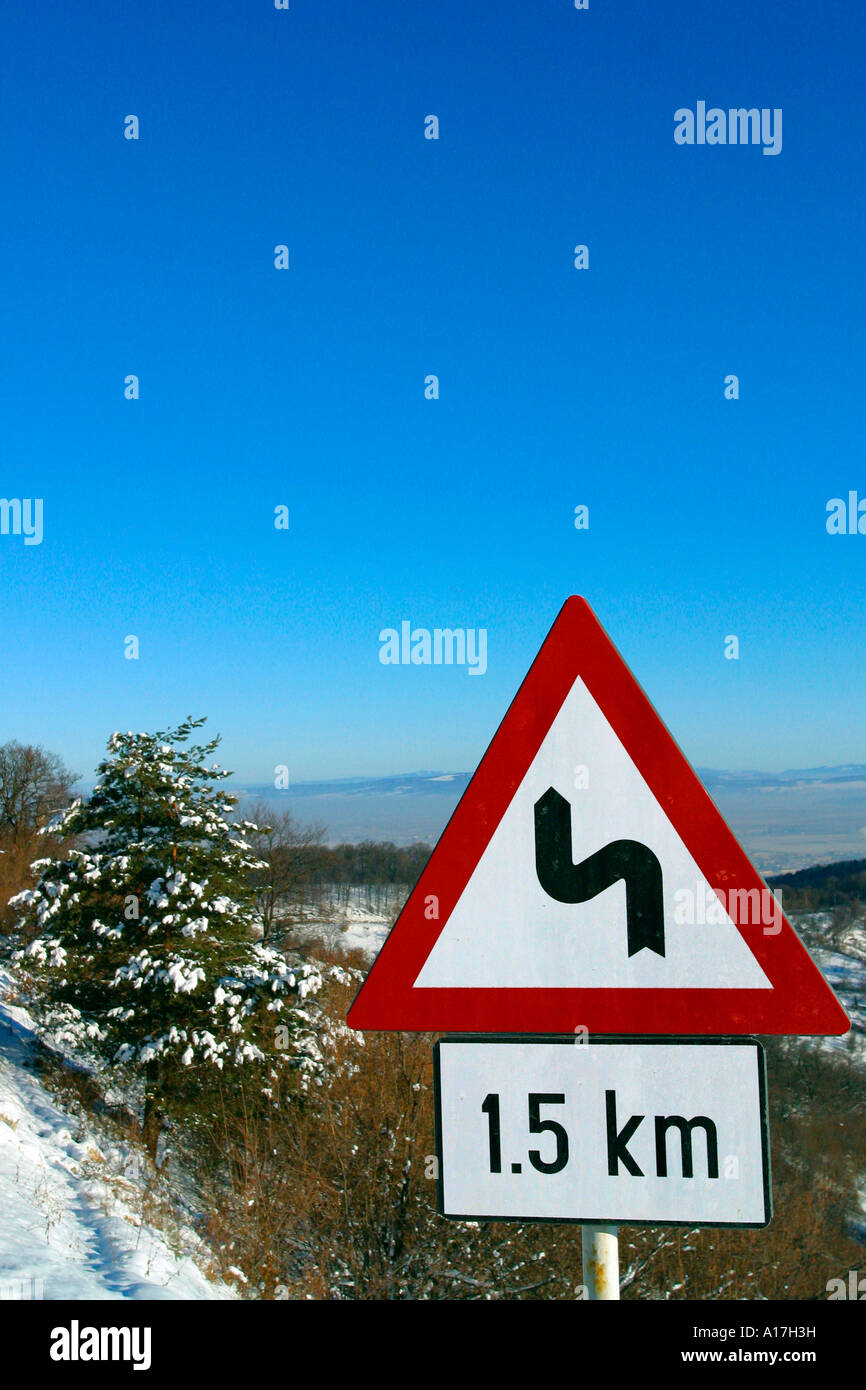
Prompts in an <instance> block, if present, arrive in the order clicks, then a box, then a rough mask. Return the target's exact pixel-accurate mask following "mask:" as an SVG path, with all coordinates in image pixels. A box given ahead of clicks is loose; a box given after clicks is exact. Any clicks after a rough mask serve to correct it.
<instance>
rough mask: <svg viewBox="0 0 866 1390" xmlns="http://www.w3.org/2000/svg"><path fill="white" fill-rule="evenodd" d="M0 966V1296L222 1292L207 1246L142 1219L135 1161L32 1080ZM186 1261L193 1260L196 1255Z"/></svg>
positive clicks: (141, 1166) (20, 1018)
mask: <svg viewBox="0 0 866 1390" xmlns="http://www.w3.org/2000/svg"><path fill="white" fill-rule="evenodd" d="M10 984H11V982H10V979H9V977H8V976H7V975H5V974H0V1211H2V1226H3V1236H2V1240H0V1298H5V1299H10V1298H22V1297H23V1298H46V1299H76V1300H78V1299H120V1298H128V1299H220V1298H222V1299H225V1298H234V1297H236V1295H235V1293H234V1292H233V1291H232V1290H231V1289H229V1288H228V1287H226V1286H225V1285H224V1284H222V1283H220V1282H219V1281H213V1280H211V1279H208V1278H207V1277H206V1276H205V1274H204V1273H202V1270H201V1268H200V1267H199V1264H201V1265H206V1263H207V1252H206V1250H205V1248H204V1247H203V1246H202V1244H201V1242H200V1241H199V1240H198V1238H197V1237H196V1236H195V1234H194V1233H193V1232H192V1231H191V1230H189V1229H188V1228H186V1229H185V1228H183V1227H182V1226H180V1227H178V1229H176V1230H175V1231H174V1232H173V1234H172V1238H171V1243H169V1240H168V1239H167V1237H166V1235H164V1234H162V1233H160V1232H159V1231H158V1230H156V1229H154V1227H153V1226H152V1225H149V1224H148V1222H147V1221H146V1220H143V1219H142V1204H143V1201H144V1194H145V1191H146V1189H147V1173H146V1167H145V1161H144V1160H143V1159H142V1158H141V1157H140V1156H139V1155H138V1154H136V1153H135V1151H134V1150H133V1149H132V1148H131V1147H128V1146H126V1145H124V1144H121V1143H118V1142H117V1141H113V1140H112V1141H109V1140H108V1139H107V1138H106V1136H104V1135H102V1134H98V1133H97V1131H96V1122H95V1121H89V1120H88V1121H86V1122H85V1121H83V1120H82V1119H81V1118H80V1117H79V1116H74V1117H73V1116H71V1115H69V1114H67V1113H65V1112H64V1110H63V1109H62V1108H61V1107H60V1106H59V1105H58V1103H57V1101H56V1100H55V1099H54V1098H53V1097H52V1096H51V1095H50V1094H49V1092H48V1091H47V1090H46V1089H45V1087H44V1086H43V1085H42V1083H41V1082H40V1080H39V1078H38V1076H37V1074H36V1072H35V1070H34V1065H35V1061H36V1058H37V1056H38V1052H39V1043H38V1042H37V1040H36V1037H35V1035H34V1031H33V1027H32V1024H31V1021H30V1018H29V1016H28V1015H27V1013H26V1011H25V1010H24V1009H22V1008H19V1007H17V1006H16V1005H14V1004H12V1003H10V1002H9V991H10ZM196 1260H198V1261H199V1263H196Z"/></svg>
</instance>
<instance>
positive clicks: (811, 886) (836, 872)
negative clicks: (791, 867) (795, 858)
mask: <svg viewBox="0 0 866 1390" xmlns="http://www.w3.org/2000/svg"><path fill="white" fill-rule="evenodd" d="M767 882H768V884H769V885H770V887H771V888H781V890H782V901H783V903H784V908H785V911H786V912H830V911H831V910H832V909H833V908H838V907H848V908H851V909H855V910H856V909H857V908H859V906H860V905H861V904H863V903H866V859H846V860H843V861H842V862H840V863H838V864H817V865H814V866H813V867H812V868H809V869H797V870H796V871H795V872H794V873H789V874H775V875H774V876H773V877H772V878H768V879H767Z"/></svg>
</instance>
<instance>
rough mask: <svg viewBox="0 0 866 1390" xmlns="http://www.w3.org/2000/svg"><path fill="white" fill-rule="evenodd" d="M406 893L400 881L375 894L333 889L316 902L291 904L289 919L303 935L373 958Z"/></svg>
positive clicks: (404, 899)
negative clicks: (360, 952)
mask: <svg viewBox="0 0 866 1390" xmlns="http://www.w3.org/2000/svg"><path fill="white" fill-rule="evenodd" d="M408 896H409V890H408V888H406V887H404V886H403V885H401V884H395V885H393V886H391V885H387V886H386V887H384V888H377V890H376V891H375V893H373V892H371V890H370V889H369V888H357V887H355V888H349V889H348V892H347V890H346V889H345V888H343V889H342V890H337V889H334V890H333V891H332V892H327V891H326V892H325V893H323V894H322V895H320V897H319V899H318V901H311V902H309V903H304V904H300V905H299V904H297V903H294V904H293V905H292V907H291V921H292V923H293V924H294V925H295V927H296V928H297V930H299V931H302V932H303V934H304V936H310V937H314V938H317V939H319V940H321V941H324V942H325V943H326V945H328V946H338V947H340V949H342V950H357V951H362V952H363V954H364V955H365V956H366V957H367V959H368V960H370V961H373V960H374V959H375V958H376V956H377V955H378V953H379V951H380V949H381V947H382V944H383V942H384V940H385V937H386V936H387V935H388V932H389V931H390V930H391V925H392V923H393V921H394V918H395V917H396V916H397V913H398V912H399V911H400V909H401V908H402V906H403V904H404V903H405V901H406V899H407V897H408Z"/></svg>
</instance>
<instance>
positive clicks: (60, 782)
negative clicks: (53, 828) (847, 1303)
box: [0, 740, 78, 845]
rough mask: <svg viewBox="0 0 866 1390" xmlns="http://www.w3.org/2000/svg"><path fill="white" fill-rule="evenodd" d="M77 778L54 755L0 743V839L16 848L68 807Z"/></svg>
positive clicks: (14, 743) (42, 749)
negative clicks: (55, 814) (53, 816)
mask: <svg viewBox="0 0 866 1390" xmlns="http://www.w3.org/2000/svg"><path fill="white" fill-rule="evenodd" d="M77 778H78V774H77V773H75V772H70V770H69V768H68V767H66V765H65V763H64V762H63V760H62V759H61V758H60V757H58V755H57V754H56V753H48V752H46V751H45V749H44V748H38V747H34V746H33V744H29V743H28V744H23V743H17V742H15V741H14V740H13V741H11V742H9V743H4V744H0V838H2V839H4V840H6V841H7V842H9V843H10V844H12V845H17V844H18V843H20V842H21V841H22V840H23V839H25V838H27V837H28V836H30V835H32V834H33V832H34V831H35V830H36V829H38V828H39V827H40V826H42V825H44V824H45V823H46V822H47V821H48V820H49V819H50V818H51V816H52V815H54V813H55V812H56V811H60V810H63V808H64V807H65V806H66V805H67V804H68V802H69V799H70V793H71V790H72V787H73V785H74V783H75V782H76V780H77Z"/></svg>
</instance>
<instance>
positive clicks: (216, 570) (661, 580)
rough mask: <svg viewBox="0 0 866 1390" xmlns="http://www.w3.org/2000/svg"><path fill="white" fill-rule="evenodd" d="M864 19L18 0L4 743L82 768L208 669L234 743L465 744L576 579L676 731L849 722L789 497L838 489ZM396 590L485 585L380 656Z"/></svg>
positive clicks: (848, 582)
mask: <svg viewBox="0 0 866 1390" xmlns="http://www.w3.org/2000/svg"><path fill="white" fill-rule="evenodd" d="M864 38H866V12H864V10H863V8H862V7H860V6H855V5H852V4H850V3H847V2H846V3H841V2H840V0H830V2H829V3H822V4H820V5H817V4H815V3H809V4H806V3H804V0H774V3H766V2H765V3H761V4H756V3H754V0H729V3H726V4H725V5H719V4H712V5H711V4H708V3H694V4H692V5H689V6H685V7H684V6H679V5H673V4H670V3H668V2H667V0H665V2H664V3H656V4H650V5H647V4H643V5H634V4H628V5H624V4H614V3H611V0H590V9H589V10H588V11H585V12H582V11H576V10H575V9H574V7H573V4H572V3H571V0H543V2H541V3H532V4H526V3H525V2H524V3H517V0H504V3H498V4H492V3H489V0H488V2H487V3H484V4H481V3H477V2H474V3H468V0H442V2H441V3H439V4H437V5H435V6H422V5H414V4H412V5H410V4H407V3H406V2H405V0H381V3H378V4H375V5H359V4H354V3H348V0H340V3H337V4H327V3H321V2H320V0H317V2H316V3H313V0H291V9H290V10H289V11H288V12H281V11H276V10H275V9H274V8H273V5H272V4H271V3H270V2H269V0H236V3H228V2H227V0H211V2H210V3H207V4H198V5H196V4H178V3H168V0H160V3H146V2H145V3H139V4H136V5H118V4H117V3H116V2H115V0H112V3H107V0H88V3H87V4H86V5H78V6H72V5H70V6H63V5H59V6H40V5H34V4H33V3H32V0H28V2H27V3H24V2H23V0H6V3H5V4H4V6H3V13H2V17H0V43H2V52H3V57H4V63H3V69H4V71H3V81H2V83H0V141H2V171H3V212H2V217H0V242H2V268H3V291H2V295H0V354H2V364H0V411H2V443H3V450H2V462H0V496H4V497H7V498H16V497H17V498H27V497H32V498H35V497H41V498H43V499H44V539H43V542H42V544H41V545H38V546H35V545H34V546H25V545H24V544H23V540H22V537H20V536H17V537H16V536H11V535H7V536H0V650H2V666H3V675H2V692H3V693H2V703H0V740H2V739H5V738H19V739H21V740H24V741H34V742H38V743H42V744H43V745H45V746H46V747H49V748H52V749H54V750H56V751H57V752H59V753H61V754H62V755H63V756H64V757H65V759H66V760H67V762H68V763H70V764H71V765H72V766H73V767H75V768H76V769H77V770H78V771H79V772H80V773H82V774H83V775H84V776H85V777H88V778H89V777H91V776H92V775H93V767H94V765H95V763H96V762H97V760H98V759H99V757H100V756H101V755H102V752H103V750H104V746H105V742H106V740H107V738H108V736H109V734H110V733H111V732H112V730H113V729H115V728H118V727H121V728H133V729H136V728H139V729H152V728H158V727H165V726H166V725H170V724H173V723H176V722H178V721H180V720H181V719H182V718H183V717H184V716H185V715H187V714H194V715H198V714H207V715H208V719H209V723H208V728H209V729H211V730H213V731H219V732H221V733H222V734H223V745H222V748H221V760H222V761H223V762H224V763H225V764H226V765H227V766H229V767H232V768H234V769H236V770H237V772H238V774H239V776H240V777H241V778H242V779H245V780H262V781H264V780H268V779H270V777H271V776H272V771H273V767H274V765H275V764H277V763H285V764H287V765H288V766H289V767H290V769H291V775H292V779H293V780H302V779H309V778H318V777H339V776H352V775H359V774H376V773H386V772H395V771H403V770H409V769H414V768H429V769H449V770H450V769H471V768H472V767H474V766H475V764H476V762H477V761H478V758H479V757H480V755H481V753H482V752H483V750H484V748H485V746H486V744H487V742H488V740H489V738H490V736H491V735H492V733H493V731H494V729H495V727H496V725H497V724H498V722H499V720H500V718H501V716H502V714H503V713H504V710H505V708H506V706H507V704H508V702H509V700H510V699H511V697H512V695H513V693H514V691H515V690H516V688H517V685H518V684H519V682H520V680H521V679H522V677H523V675H524V673H525V671H526V669H527V667H528V665H529V663H530V661H531V659H532V657H533V656H534V654H535V651H536V649H537V647H538V645H539V644H540V642H541V640H542V638H543V636H544V634H545V632H546V631H547V629H548V627H549V625H550V623H551V622H552V620H553V618H554V616H555V614H556V612H557V610H558V608H559V606H560V604H561V603H562V601H563V600H564V598H565V597H566V596H567V595H568V594H571V593H581V594H583V595H584V596H585V597H586V598H587V599H588V600H589V602H590V603H591V604H592V605H593V607H594V608H595V610H596V612H597V613H598V615H599V617H600V618H601V620H602V622H603V623H604V624H605V626H606V627H607V629H608V631H609V632H610V634H611V636H612V637H613V639H614V641H615V642H616V643H617V645H618V646H619V648H620V650H621V651H622V652H623V655H624V656H625V658H626V660H627V661H628V662H629V664H630V665H631V666H632V669H633V670H634V671H635V673H636V675H637V676H638V678H639V679H640V681H641V683H642V684H643V686H644V688H645V689H646V690H647V692H648V694H649V695H650V698H651V699H652V700H653V702H654V703H655V705H656V706H657V708H658V709H659V711H660V713H661V714H662V716H663V718H664V719H665V720H666V722H667V723H668V725H669V727H670V728H671V730H672V732H673V733H674V735H675V737H676V738H677V739H678V741H679V742H680V744H681V745H682V747H683V748H684V750H685V752H686V754H687V755H688V756H689V757H690V759H691V760H692V761H693V762H694V763H697V764H698V765H700V766H713V767H722V768H731V769H736V768H745V767H760V768H767V769H771V770H772V769H780V768H783V767H796V766H806V765H813V764H816V763H839V762H849V761H850V762H853V761H860V762H866V721H864V718H863V712H864V688H866V680H864V678H866V659H864V641H866V624H864V574H866V535H864V536H859V535H858V536H830V535H828V534H827V531H826V528H825V520H826V504H827V502H828V500H829V499H830V498H831V497H834V496H846V495H847V492H848V490H849V489H859V490H860V493H861V495H863V496H866V467H864V461H863V460H864V442H863V439H864V419H863V415H864V400H866V352H864V335H863V325H864V322H866V303H864V297H866V296H864V274H863V254H864V253H863V246H864V241H866V237H864V188H866V177H864V163H863V150H864V148H866V138H864V136H866V132H864V103H863V96H862V93H863V76H862V66H863V57H864V51H866V49H864ZM699 100H706V101H707V104H708V105H709V106H712V105H718V106H720V107H722V108H728V107H731V106H747V107H751V106H757V107H769V108H776V107H779V108H781V109H782V110H783V113H784V121H783V148H782V152H781V153H780V154H779V155H778V156H775V157H767V156H764V155H763V154H762V151H761V149H760V147H751V146H749V147H740V146H736V147H731V146H727V147H709V146H704V147H698V146H691V147H688V146H678V145H677V144H675V142H674V139H673V131H674V112H675V110H676V109H677V108H680V107H686V106H688V107H691V108H692V109H694V108H695V106H696V103H697V102H698V101H699ZM128 114H135V115H137V116H138V117H139V120H140V139H139V140H138V141H129V140H126V139H124V135H123V122H124V117H125V116H127V115H128ZM428 114H436V115H438V117H439V120H440V138H439V140H438V141H432V140H425V139H424V118H425V116H427V115H428ZM278 243H286V244H287V245H288V246H289V250H290V269H289V270H288V271H284V272H283V271H278V270H276V269H275V268H274V263H273V262H274V247H275V245H277V244H278ZM577 243H586V244H587V245H588V246H589V248H590V268H589V270H588V271H577V270H575V269H574V267H573V264H572V260H573V254H572V250H573V247H574V246H575V245H576V244H577ZM128 373H136V374H137V375H138V376H139V377H140V382H141V398H140V400H138V401H127V400H125V399H124V395H123V383H124V378H125V377H126V375H127V374H128ZM428 373H435V374H437V375H438V376H439V378H440V383H441V385H440V393H441V394H440V399H439V400H437V401H428V400H425V399H424V379H425V377H426V376H427V374H428ZM728 373H736V374H737V375H738V376H739V380H740V399H739V400H737V401H726V400H725V399H724V395H723V385H724V378H725V376H726V375H727V374H728ZM280 503H283V504H285V505H287V506H288V507H289V509H290V529H289V530H288V531H287V532H283V531H276V530H275V529H274V527H273V509H274V507H275V506H276V505H277V504H280ZM579 503H585V504H587V505H588V506H589V508H590V527H589V530H588V531H586V532H578V531H576V530H575V529H574V526H573V514H574V508H575V506H576V505H577V504H579ZM403 619H409V620H410V621H411V622H412V624H413V625H414V626H425V627H428V628H433V627H436V626H442V627H445V626H451V627H455V626H456V627H465V628H476V629H477V628H485V629H486V630H487V633H488V669H487V673H486V674H485V675H484V676H483V677H477V678H474V677H470V676H469V675H468V673H467V671H466V670H465V669H461V668H446V667H389V666H383V665H382V664H381V663H380V662H379V659H378V658H379V640H378V638H379V632H380V630H381V629H382V628H384V627H390V626H394V627H397V626H399V624H400V622H401V620H403ZM729 633H733V634H736V635H738V636H739V639H740V643H741V656H740V660H739V661H726V660H725V659H724V657H723V639H724V637H725V636H726V635H727V634H729ZM127 634H136V635H137V636H138V637H139V639H140V652H141V654H140V659H139V660H138V661H128V660H125V659H124V655H123V642H124V638H125V636H126V635H127Z"/></svg>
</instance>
